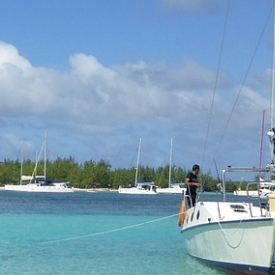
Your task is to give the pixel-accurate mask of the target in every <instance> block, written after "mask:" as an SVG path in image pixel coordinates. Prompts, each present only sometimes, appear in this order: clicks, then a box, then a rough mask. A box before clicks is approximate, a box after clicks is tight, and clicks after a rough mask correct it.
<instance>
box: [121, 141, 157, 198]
mask: <svg viewBox="0 0 275 275" xmlns="http://www.w3.org/2000/svg"><path fill="white" fill-rule="evenodd" d="M140 151H141V138H140V139H139V143H138V154H137V165H136V172H135V183H134V186H133V187H122V186H119V188H118V193H119V194H130V195H156V194H157V193H156V189H157V187H156V186H155V184H154V182H144V181H139V180H138V172H139V165H140V163H139V162H140Z"/></svg>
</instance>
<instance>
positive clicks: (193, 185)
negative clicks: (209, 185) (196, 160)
mask: <svg viewBox="0 0 275 275" xmlns="http://www.w3.org/2000/svg"><path fill="white" fill-rule="evenodd" d="M199 171H200V166H199V165H198V164H194V165H193V167H192V171H191V172H190V173H188V174H187V176H186V179H185V181H184V183H185V184H186V186H187V190H186V193H185V195H186V197H187V202H188V206H189V207H192V206H195V204H196V197H197V188H198V187H200V186H201V184H200V183H199V182H198V178H197V175H198V173H199Z"/></svg>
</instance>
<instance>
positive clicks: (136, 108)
mask: <svg viewBox="0 0 275 275" xmlns="http://www.w3.org/2000/svg"><path fill="white" fill-rule="evenodd" d="M0 56H1V58H0V74H1V82H0V96H1V100H0V116H1V120H2V125H5V119H16V118H18V119H20V120H21V121H23V120H25V121H28V127H30V128H31V127H33V128H34V127H37V125H36V124H35V123H37V121H38V120H39V121H43V123H45V124H46V125H48V126H49V127H51V128H53V127H55V128H58V129H59V131H60V130H61V131H65V132H71V133H79V134H83V135H97V138H98V139H99V136H101V137H102V136H106V135H112V134H115V133H117V134H119V135H120V136H123V135H124V136H125V135H127V134H132V135H134V136H137V135H138V133H135V132H134V131H136V129H139V130H140V129H143V130H142V131H143V132H146V131H147V133H148V135H152V136H155V135H158V137H159V136H161V135H167V129H168V128H169V127H170V130H169V131H171V129H172V125H173V127H176V125H181V127H179V128H174V129H173V131H174V132H175V131H176V132H177V134H178V135H179V136H181V137H184V141H185V142H186V143H188V141H189V142H194V141H195V142H198V143H201V142H202V140H203V139H204V138H205V133H206V128H207V125H208V121H209V116H210V106H211V105H212V101H213V89H214V86H215V81H216V79H215V78H216V72H215V71H213V70H211V69H209V68H206V67H203V66H202V65H201V64H198V63H196V62H195V61H192V60H190V61H187V62H186V63H184V64H181V65H178V66H175V67H172V66H168V65H166V64H162V63H153V62H151V63H148V62H144V61H139V62H135V63H127V64H119V65H116V66H113V67H106V66H104V65H103V64H101V63H100V61H98V60H97V59H96V58H95V57H94V56H91V55H85V54H83V53H78V54H74V55H72V56H71V57H69V67H68V69H67V70H63V71H62V70H60V71H58V70H53V69H49V68H42V67H34V66H32V65H31V63H30V62H29V61H28V60H27V59H26V58H24V57H23V56H21V55H20V54H19V52H18V51H17V49H16V48H15V47H14V46H13V45H10V44H5V43H3V42H2V43H0ZM2 57H3V58H2ZM217 84H218V85H217V90H218V92H217V95H216V96H215V99H214V106H213V114H212V116H211V127H212V128H213V130H214V131H215V132H216V133H217V132H221V131H222V130H223V129H224V125H225V124H226V120H227V117H228V114H229V113H230V110H231V108H232V104H231V103H232V102H234V98H235V96H236V94H234V93H233V92H232V91H233V90H234V86H233V85H232V83H231V81H230V77H229V76H228V75H227V73H226V72H221V73H220V75H219V81H218V83H217ZM238 89H239V88H238V86H237V87H235V90H236V91H238ZM236 93H237V92H236ZM267 107H268V100H266V99H265V97H264V96H263V95H261V94H259V92H258V91H257V90H255V89H253V88H251V87H245V88H243V91H242V101H241V104H238V106H237V110H236V114H237V116H238V117H234V119H235V120H236V122H237V123H234V122H233V123H232V125H234V127H232V128H231V130H232V131H233V132H234V133H235V135H240V129H242V132H245V131H243V130H244V129H243V128H244V127H246V128H247V131H251V129H253V127H254V129H255V127H256V126H257V125H256V123H255V121H256V119H257V118H258V116H259V115H260V113H261V109H263V108H267ZM258 113H259V114H258ZM239 117H241V118H242V119H243V120H245V121H246V124H245V126H244V124H242V123H240V119H239ZM129 125H131V126H129ZM134 125H139V126H138V127H137V128H135V126H134ZM169 125H170V126H169ZM163 127H166V128H163ZM167 127H168V128H167ZM190 127H192V131H191V130H190ZM122 129H124V131H125V132H123V133H118V131H120V130H122ZM162 129H163V130H162ZM162 131H164V132H165V134H164V133H163V132H162ZM168 135H169V134H168ZM2 138H3V139H4V137H2ZM8 139H9V140H10V142H9V144H6V148H11V146H12V141H13V140H15V139H14V138H11V137H8ZM16 142H17V143H18V144H19V141H16V140H15V143H16ZM106 146H107V145H106ZM114 146H115V145H114ZM17 148H18V146H17ZM95 150H100V149H99V148H98V147H97V148H96V149H95ZM99 154H102V152H99Z"/></svg>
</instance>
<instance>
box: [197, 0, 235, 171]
mask: <svg viewBox="0 0 275 275" xmlns="http://www.w3.org/2000/svg"><path fill="white" fill-rule="evenodd" d="M229 4H230V0H229V1H228V2H227V10H226V15H225V22H224V27H223V33H222V43H221V47H220V53H219V58H218V68H217V72H216V77H215V84H214V90H213V96H212V101H211V107H210V113H209V119H208V125H207V130H206V137H205V143H204V148H203V154H202V162H201V163H202V166H203V163H204V157H205V151H206V147H207V143H208V138H209V131H210V125H211V118H212V113H213V108H214V102H215V96H216V91H217V85H218V79H219V74H220V67H221V60H222V53H223V48H224V47H223V46H224V40H225V32H226V27H227V19H228V14H229Z"/></svg>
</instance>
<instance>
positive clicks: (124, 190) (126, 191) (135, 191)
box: [118, 187, 157, 195]
mask: <svg viewBox="0 0 275 275" xmlns="http://www.w3.org/2000/svg"><path fill="white" fill-rule="evenodd" d="M118 193H119V194H132V195H156V194H157V193H156V192H155V191H153V190H143V189H139V188H136V187H131V188H126V187H125V188H124V187H119V188H118Z"/></svg>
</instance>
